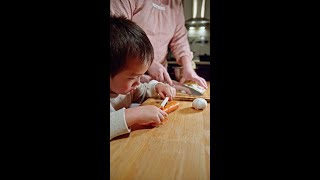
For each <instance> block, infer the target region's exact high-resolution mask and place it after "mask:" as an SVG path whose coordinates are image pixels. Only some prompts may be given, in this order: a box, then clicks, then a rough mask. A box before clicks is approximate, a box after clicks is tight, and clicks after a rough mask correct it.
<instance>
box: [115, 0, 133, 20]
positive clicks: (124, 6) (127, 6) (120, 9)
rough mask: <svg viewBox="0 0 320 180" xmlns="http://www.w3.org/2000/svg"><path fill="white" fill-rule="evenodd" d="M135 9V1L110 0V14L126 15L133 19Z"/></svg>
mask: <svg viewBox="0 0 320 180" xmlns="http://www.w3.org/2000/svg"><path fill="white" fill-rule="evenodd" d="M134 9H135V2H134V1H130V0H112V1H111V2H110V14H112V15H124V16H125V17H127V18H128V19H130V20H131V19H132V16H133V13H134Z"/></svg>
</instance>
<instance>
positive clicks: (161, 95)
mask: <svg viewBox="0 0 320 180" xmlns="http://www.w3.org/2000/svg"><path fill="white" fill-rule="evenodd" d="M159 95H160V97H161V98H162V99H164V98H166V96H165V95H164V94H163V92H161V91H160V92H159Z"/></svg>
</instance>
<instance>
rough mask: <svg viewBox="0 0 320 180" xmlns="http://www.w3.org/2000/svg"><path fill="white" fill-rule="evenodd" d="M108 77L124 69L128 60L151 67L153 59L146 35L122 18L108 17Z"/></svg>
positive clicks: (152, 52) (134, 24)
mask: <svg viewBox="0 0 320 180" xmlns="http://www.w3.org/2000/svg"><path fill="white" fill-rule="evenodd" d="M110 51H111V53H110V54H111V55H110V56H111V63H110V76H111V77H114V76H115V75H116V74H118V73H119V72H120V71H122V70H123V68H125V67H126V66H127V65H128V63H130V62H127V61H128V59H129V58H137V59H138V60H140V61H141V64H143V63H144V64H147V65H148V66H150V65H151V63H152V61H153V58H154V51H153V47H152V44H151V42H150V40H149V38H148V36H147V35H146V33H145V32H144V31H143V30H142V29H141V28H140V27H139V26H138V25H137V24H136V23H134V22H132V21H130V20H128V19H127V18H126V17H124V16H115V15H110Z"/></svg>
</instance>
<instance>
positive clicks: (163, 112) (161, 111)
mask: <svg viewBox="0 0 320 180" xmlns="http://www.w3.org/2000/svg"><path fill="white" fill-rule="evenodd" d="M159 110H160V113H161V114H162V115H163V116H164V117H167V116H168V114H167V113H166V112H165V111H163V110H161V109H159Z"/></svg>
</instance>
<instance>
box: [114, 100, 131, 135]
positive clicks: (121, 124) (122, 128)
mask: <svg viewBox="0 0 320 180" xmlns="http://www.w3.org/2000/svg"><path fill="white" fill-rule="evenodd" d="M130 131H131V130H130V129H129V128H128V125H127V123H126V119H125V108H122V109H119V110H118V111H115V110H114V109H113V108H112V106H111V104H110V140H111V139H113V138H114V137H116V136H120V135H122V134H127V133H130Z"/></svg>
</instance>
